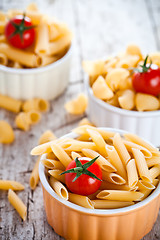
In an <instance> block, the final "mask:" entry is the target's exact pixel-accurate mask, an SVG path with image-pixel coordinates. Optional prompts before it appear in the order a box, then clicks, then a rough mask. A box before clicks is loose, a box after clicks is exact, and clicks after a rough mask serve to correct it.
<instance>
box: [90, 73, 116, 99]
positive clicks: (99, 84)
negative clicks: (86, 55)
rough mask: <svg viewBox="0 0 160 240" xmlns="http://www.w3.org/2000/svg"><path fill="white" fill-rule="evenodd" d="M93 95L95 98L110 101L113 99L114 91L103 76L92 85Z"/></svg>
mask: <svg viewBox="0 0 160 240" xmlns="http://www.w3.org/2000/svg"><path fill="white" fill-rule="evenodd" d="M92 90H93V94H94V95H95V97H97V98H99V99H102V100H108V99H111V98H112V97H113V91H112V90H111V89H110V87H109V86H108V85H107V83H106V82H105V79H104V78H103V77H102V76H99V77H98V78H97V79H96V81H95V82H94V83H93V85H92Z"/></svg>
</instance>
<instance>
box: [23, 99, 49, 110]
mask: <svg viewBox="0 0 160 240" xmlns="http://www.w3.org/2000/svg"><path fill="white" fill-rule="evenodd" d="M22 109H23V111H24V112H29V111H31V110H36V111H40V112H46V111H48V110H49V102H48V101H47V100H45V99H42V98H34V99H30V100H27V101H25V102H24V104H23V106H22Z"/></svg>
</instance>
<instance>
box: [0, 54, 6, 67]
mask: <svg viewBox="0 0 160 240" xmlns="http://www.w3.org/2000/svg"><path fill="white" fill-rule="evenodd" d="M7 63H8V59H7V57H6V55H5V54H3V53H0V64H1V65H4V66H6V65H7Z"/></svg>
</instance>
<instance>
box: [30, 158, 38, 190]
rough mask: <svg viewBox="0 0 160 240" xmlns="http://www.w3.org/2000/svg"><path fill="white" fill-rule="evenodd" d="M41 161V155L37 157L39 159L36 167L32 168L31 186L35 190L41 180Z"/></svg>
mask: <svg viewBox="0 0 160 240" xmlns="http://www.w3.org/2000/svg"><path fill="white" fill-rule="evenodd" d="M39 162H40V157H38V159H37V161H36V163H35V165H34V168H33V170H32V173H31V176H30V179H29V185H30V188H31V189H33V190H34V189H35V188H36V186H37V184H38V182H39V171H38V168H39Z"/></svg>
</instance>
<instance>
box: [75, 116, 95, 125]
mask: <svg viewBox="0 0 160 240" xmlns="http://www.w3.org/2000/svg"><path fill="white" fill-rule="evenodd" d="M83 125H89V126H94V125H93V124H92V123H91V122H90V121H89V120H88V118H83V119H82V120H81V121H80V122H79V123H78V126H83Z"/></svg>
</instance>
